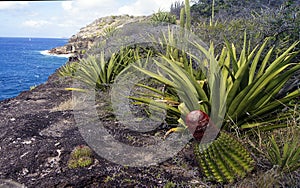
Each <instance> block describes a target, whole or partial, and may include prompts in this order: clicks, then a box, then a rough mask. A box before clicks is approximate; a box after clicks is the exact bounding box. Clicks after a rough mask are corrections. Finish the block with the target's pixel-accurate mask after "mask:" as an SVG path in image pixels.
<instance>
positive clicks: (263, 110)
mask: <svg viewBox="0 0 300 188" xmlns="http://www.w3.org/2000/svg"><path fill="white" fill-rule="evenodd" d="M299 96H300V90H299V89H298V90H295V91H294V92H292V93H290V94H288V95H287V96H285V97H284V98H281V99H277V100H275V101H273V102H270V103H269V104H266V105H265V106H264V107H261V108H260V109H259V110H257V111H256V112H254V113H253V116H257V117H259V116H260V115H262V114H267V113H269V112H271V111H274V110H275V109H278V107H279V106H281V105H284V104H286V103H288V102H290V100H292V99H294V98H296V97H299Z"/></svg>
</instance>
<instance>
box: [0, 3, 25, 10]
mask: <svg viewBox="0 0 300 188" xmlns="http://www.w3.org/2000/svg"><path fill="white" fill-rule="evenodd" d="M26 5H28V2H20V1H19V2H16V1H0V10H5V9H17V8H22V7H24V6H26Z"/></svg>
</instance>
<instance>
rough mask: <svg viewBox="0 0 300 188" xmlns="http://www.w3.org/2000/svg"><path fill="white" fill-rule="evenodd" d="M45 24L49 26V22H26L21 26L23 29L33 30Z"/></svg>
mask: <svg viewBox="0 0 300 188" xmlns="http://www.w3.org/2000/svg"><path fill="white" fill-rule="evenodd" d="M47 24H49V22H48V21H45V20H27V21H25V22H23V23H22V25H23V26H25V27H33V28H40V27H42V26H45V25H47Z"/></svg>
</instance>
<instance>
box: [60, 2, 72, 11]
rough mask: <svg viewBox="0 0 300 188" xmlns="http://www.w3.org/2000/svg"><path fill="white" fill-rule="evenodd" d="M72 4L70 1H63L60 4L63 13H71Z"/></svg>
mask: <svg viewBox="0 0 300 188" xmlns="http://www.w3.org/2000/svg"><path fill="white" fill-rule="evenodd" d="M72 4H73V2H72V1H64V2H62V3H61V6H62V8H63V9H64V10H65V11H71V10H72V8H73V6H72Z"/></svg>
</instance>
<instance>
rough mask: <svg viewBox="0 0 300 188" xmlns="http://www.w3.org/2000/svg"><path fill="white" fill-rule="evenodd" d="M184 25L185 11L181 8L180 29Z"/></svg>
mask: <svg viewBox="0 0 300 188" xmlns="http://www.w3.org/2000/svg"><path fill="white" fill-rule="evenodd" d="M184 24H185V10H184V8H181V10H180V27H181V28H184Z"/></svg>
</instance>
